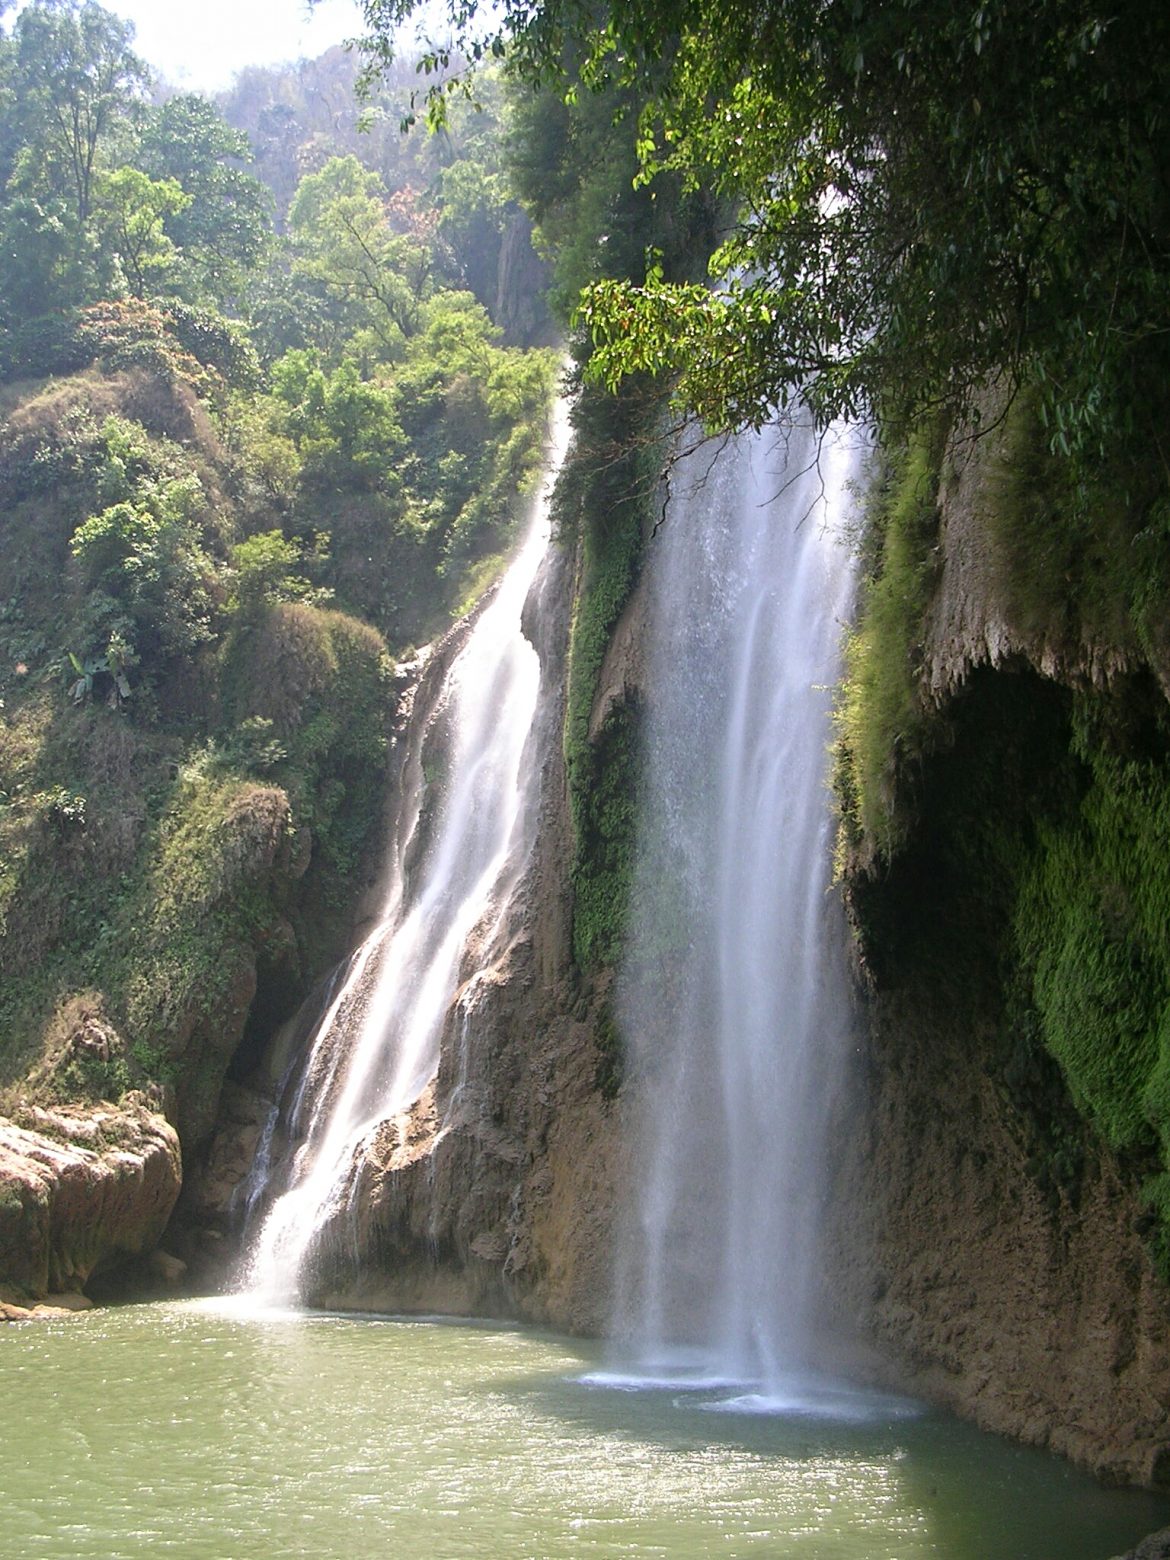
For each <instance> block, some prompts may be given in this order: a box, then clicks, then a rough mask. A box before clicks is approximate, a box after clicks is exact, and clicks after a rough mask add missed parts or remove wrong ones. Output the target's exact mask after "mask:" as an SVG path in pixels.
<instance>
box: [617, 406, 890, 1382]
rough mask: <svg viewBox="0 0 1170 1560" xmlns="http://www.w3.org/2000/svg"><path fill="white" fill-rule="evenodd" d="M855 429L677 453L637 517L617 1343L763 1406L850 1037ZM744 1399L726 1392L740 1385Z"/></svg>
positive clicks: (806, 1307) (798, 1344) (804, 1340)
mask: <svg viewBox="0 0 1170 1560" xmlns="http://www.w3.org/2000/svg"><path fill="white" fill-rule="evenodd" d="M863 443H864V440H863V438H862V436H861V435H859V434H858V433H856V432H850V431H845V430H833V431H830V433H829V434H826V435H824V436H818V435H817V434H816V433H815V432H814V431H813V430H812V429H811V427H809V428H801V427H794V428H792V429H789V430H787V431H786V432H784V433H783V434H781V433H779V432H777V431H776V430H772V431H771V432H770V433H769V432H765V433H763V434H760V435H756V436H753V437H751V438H743V439H741V440H739V441H737V442H735V443H733V444H730V445H728V446H727V447H726V448H724V449H723V450H722V451H720V452H719V453H718V455H717V457H714V456H713V455H712V451H711V449H710V447H706V448H701V449H699V450H698V451H697V452H696V453H694V454H692V455H691V456H689V457H688V458H687V459H686V461H685V462H684V463H683V464H682V466H681V467H680V469H679V470H677V471H676V473H675V475H674V479H673V483H672V497H671V499H670V502H669V504H668V507H667V511H666V518H665V523H664V524H663V525H662V526H661V527H660V528H659V531H658V533H657V535H656V536H655V538H654V541H653V544H652V548H651V552H650V556H649V559H648V563H647V567H648V568H649V569H650V570H651V579H650V591H651V605H650V626H649V645H650V648H649V679H648V680H649V689H650V693H649V697H648V700H647V712H646V751H645V758H644V771H643V781H642V793H641V803H640V807H641V813H640V833H639V843H638V850H637V860H636V866H635V879H634V891H633V913H632V918H631V919H632V933H631V939H630V945H629V950H628V954H627V957H626V960H625V964H624V968H623V971H622V973H621V976H620V982H619V992H618V1014H619V1020H620V1023H621V1027H622V1030H623V1033H624V1035H625V1036H626V1043H627V1055H628V1076H629V1092H630V1095H631V1098H632V1106H631V1109H632V1111H633V1112H634V1114H635V1117H636V1119H635V1121H634V1122H633V1123H632V1124H631V1129H630V1130H631V1133H632V1136H633V1140H634V1142H635V1143H636V1145H637V1148H636V1151H635V1162H636V1163H637V1166H638V1173H637V1175H636V1191H635V1192H634V1194H633V1201H634V1205H635V1206H634V1208H633V1211H632V1214H631V1216H630V1218H629V1219H628V1220H627V1227H626V1229H625V1232H624V1236H623V1238H622V1240H621V1243H620V1252H619V1259H618V1271H617V1298H616V1313H617V1314H616V1324H615V1331H616V1334H617V1345H616V1346H617V1348H618V1349H619V1350H620V1352H621V1361H622V1370H624V1371H628V1372H631V1373H633V1374H634V1376H635V1378H636V1379H647V1378H648V1379H649V1380H651V1381H654V1380H660V1381H669V1382H671V1383H675V1384H693V1385H712V1386H713V1385H723V1384H727V1385H734V1386H735V1387H736V1388H737V1389H738V1390H739V1391H740V1392H742V1393H744V1394H747V1395H750V1396H754V1397H757V1398H758V1399H759V1400H760V1401H761V1402H762V1403H764V1404H765V1405H767V1404H769V1403H771V1404H775V1405H776V1406H784V1401H785V1395H786V1393H788V1392H790V1391H791V1390H792V1382H793V1380H794V1379H795V1377H794V1373H795V1375H796V1376H799V1374H800V1373H801V1372H802V1371H804V1370H805V1369H806V1368H807V1367H808V1366H809V1364H810V1363H811V1353H812V1348H813V1344H812V1340H813V1334H814V1330H815V1329H814V1325H813V1324H814V1314H813V1313H814V1311H815V1308H816V1305H817V1288H816V1283H817V1270H818V1256H817V1231H818V1226H819V1223H820V1213H821V1205H822V1199H823V1180H824V1161H825V1141H824V1140H825V1133H826V1128H827V1120H828V1113H829V1111H830V1109H831V1101H832V1099H833V1097H834V1087H835V1082H836V1080H837V1079H838V1078H839V1076H840V1072H841V1069H842V1066H843V1052H844V1051H845V1050H846V1049H847V1047H848V1044H849V1032H850V1022H849V1002H848V997H847V991H848V980H847V976H846V972H845V964H844V941H843V938H842V935H841V919H840V911H839V906H837V905H836V904H835V903H834V900H833V897H832V895H831V893H830V879H831V832H832V818H831V811H832V809H831V798H830V793H829V788H828V774H827V769H828V749H829V744H830V741H831V734H832V733H831V715H832V711H831V702H832V687H833V684H834V683H835V681H836V680H837V678H838V675H839V654H840V641H841V635H842V627H843V624H844V623H845V620H846V618H847V616H848V613H849V610H850V605H851V597H852V568H851V561H850V554H849V549H848V547H847V545H846V542H845V538H844V536H843V534H842V533H843V529H844V526H845V524H846V522H847V517H848V515H849V513H850V511H851V509H852V507H853V493H854V481H855V479H856V478H857V476H858V475H859V473H860V465H861V456H862V450H861V446H862V444H863ZM741 1401H742V1399H741Z"/></svg>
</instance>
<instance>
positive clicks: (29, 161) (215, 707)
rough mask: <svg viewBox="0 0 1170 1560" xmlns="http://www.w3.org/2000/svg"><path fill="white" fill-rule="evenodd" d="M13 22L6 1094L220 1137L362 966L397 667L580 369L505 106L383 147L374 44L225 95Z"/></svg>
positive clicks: (96, 30)
mask: <svg viewBox="0 0 1170 1560" xmlns="http://www.w3.org/2000/svg"><path fill="white" fill-rule="evenodd" d="M7 24H8V25H7V29H6V30H5V31H3V32H0V413H2V416H3V422H2V424H0V580H2V581H3V583H2V585H0V863H2V864H0V1086H5V1085H13V1086H15V1085H16V1084H17V1083H18V1082H19V1080H21V1079H22V1078H24V1079H26V1080H27V1078H29V1077H30V1076H31V1077H34V1078H35V1079H36V1080H39V1081H37V1082H36V1085H35V1086H36V1087H37V1088H39V1089H41V1090H43V1091H45V1092H47V1093H50V1094H52V1093H54V1092H56V1093H57V1094H59V1095H66V1096H67V1095H70V1094H76V1093H77V1092H79V1091H80V1092H83V1093H85V1092H89V1093H95V1092H96V1093H102V1092H105V1093H106V1094H113V1095H116V1094H117V1093H118V1092H120V1090H121V1089H122V1088H123V1087H125V1086H127V1084H129V1083H131V1082H137V1083H141V1082H144V1081H154V1082H156V1083H158V1082H161V1083H163V1084H167V1085H171V1086H173V1087H174V1088H175V1089H176V1090H177V1091H178V1109H179V1113H180V1118H181V1122H182V1125H183V1129H184V1131H185V1132H186V1133H187V1134H188V1136H190V1135H192V1134H193V1135H194V1137H195V1138H198V1137H199V1136H200V1135H201V1134H202V1133H204V1132H205V1131H206V1130H207V1127H208V1125H209V1120H210V1113H211V1112H212V1111H213V1110H214V1104H215V1099H216V1097H217V1094H218V1089H219V1084H220V1082H221V1081H222V1077H223V1072H224V1069H225V1068H226V1066H227V1065H228V1063H229V1061H230V1059H231V1053H232V1050H233V1049H234V1047H235V1045H236V1044H237V1043H238V1042H239V1039H240V1035H241V1030H242V1026H243V1025H244V1024H245V1021H246V1020H247V1016H248V1013H249V1009H250V1007H255V1008H256V1009H257V1010H259V1009H263V1010H264V1018H265V1020H266V1021H269V1022H273V1021H276V1020H279V1018H280V1017H281V1016H283V1014H284V1013H285V1012H286V1011H287V1010H288V1007H289V1004H290V1003H292V1004H295V1001H296V1000H297V998H298V996H299V994H301V993H302V992H303V991H304V990H305V989H306V988H307V985H308V984H309V983H310V982H311V981H312V980H313V979H314V978H315V977H316V976H317V975H318V974H319V972H320V971H321V969H322V967H323V966H324V964H325V963H327V962H328V961H329V960H330V959H332V958H334V957H336V956H337V955H338V954H339V953H340V952H341V951H342V948H343V947H344V943H345V938H346V934H347V930H348V922H349V917H350V916H351V914H352V910H353V905H354V902H355V900H356V899H357V898H358V897H359V896H360V894H361V893H362V892H364V891H365V890H366V889H367V888H368V886H369V883H370V880H371V877H372V875H373V874H374V872H375V871H376V867H377V856H378V845H379V837H378V830H379V825H380V822H381V813H382V807H383V802H384V794H385V780H386V765H387V753H388V740H389V736H390V731H391V723H392V720H393V717H394V711H395V705H396V701H397V684H396V673H395V670H394V662H395V658H396V657H398V656H403V655H405V654H407V653H409V652H410V651H411V650H412V647H414V646H415V645H418V644H421V643H422V642H423V641H424V640H425V639H428V638H430V637H431V636H433V635H435V634H436V633H439V632H441V631H442V630H443V629H444V628H445V626H446V624H447V623H448V622H449V621H450V616H451V613H452V612H453V611H454V610H456V609H457V608H458V607H460V606H462V605H465V603H466V598H467V594H468V591H469V589H471V588H472V587H473V586H474V587H475V588H479V589H482V587H483V584H484V583H485V581H487V580H489V579H490V578H491V577H492V573H493V570H495V571H497V572H498V567H499V560H500V559H501V558H502V556H503V555H504V554H505V553H506V551H507V549H508V548H509V546H510V544H511V541H512V539H513V536H514V533H515V527H516V524H517V522H518V520H519V518H520V515H521V512H522V508H523V498H524V495H525V493H526V491H527V489H528V487H529V485H530V484H531V482H532V480H533V479H534V477H535V475H536V473H537V471H538V469H539V466H540V464H541V461H542V457H543V445H544V437H545V428H546V420H547V412H548V404H549V399H550V395H551V392H552V387H553V379H554V374H555V370H556V357H555V354H554V353H553V352H552V351H550V350H549V349H548V348H547V347H546V346H544V345H542V344H540V342H539V341H538V340H537V339H536V338H535V337H534V335H533V332H532V329H528V330H525V331H520V330H518V329H517V328H516V325H515V319H516V317H517V316H516V314H515V311H514V310H512V309H511V308H510V303H511V300H510V299H509V297H508V291H509V288H510V287H512V288H515V287H516V286H517V285H519V286H529V285H530V284H531V278H532V276H533V274H536V275H537V276H539V271H540V267H539V263H538V262H537V261H536V259H535V257H534V256H533V255H532V253H531V249H530V247H529V244H528V236H527V235H528V231H529V230H528V226H527V222H526V220H525V219H524V217H523V215H522V213H521V211H520V208H519V206H518V205H517V203H516V201H515V199H514V198H513V197H512V195H511V193H510V187H509V186H508V184H507V182H506V179H505V176H504V172H503V163H502V143H503V139H504V133H505V125H504V119H505V117H506V113H507V110H506V105H505V103H504V99H503V95H502V91H501V90H500V89H499V88H498V86H496V87H490V88H489V93H490V94H494V97H493V101H494V104H495V107H494V108H484V109H483V110H481V111H480V112H479V113H474V114H473V113H472V112H471V111H470V110H469V111H468V114H467V117H466V121H465V123H460V122H458V121H457V119H456V118H453V119H452V122H451V124H450V125H449V126H448V128H447V129H446V131H445V132H444V133H443V134H442V135H441V136H436V137H427V136H425V135H423V134H421V133H420V134H418V135H416V136H414V137H409V138H405V139H404V138H403V137H402V136H401V133H400V131H399V120H400V118H401V112H400V110H399V107H398V105H397V104H396V102H395V100H394V95H393V94H394V89H393V84H392V83H391V84H388V85H387V87H386V88H385V90H384V93H383V95H382V97H378V96H375V97H374V98H373V99H372V100H371V101H370V104H369V105H368V106H367V110H366V112H367V114H369V115H371V116H372V118H373V120H374V131H373V133H372V134H370V135H369V136H365V135H363V134H362V133H361V131H360V130H359V128H358V125H359V120H360V118H361V115H362V112H363V110H362V108H361V105H359V104H358V103H357V102H356V101H354V99H353V95H352V88H353V82H354V77H355V74H356V69H357V67H356V63H355V62H354V61H353V60H352V59H351V58H350V57H349V56H348V55H346V54H345V53H343V52H342V51H340V50H338V51H333V53H332V54H331V55H328V56H326V57H325V58H324V59H323V60H321V61H317V62H313V63H312V64H311V65H306V66H303V67H290V68H289V69H287V70H275V71H268V72H262V71H250V72H245V73H244V75H243V76H242V77H241V78H240V80H239V81H238V82H237V83H236V86H235V88H234V89H233V91H232V92H230V93H228V94H226V95H225V96H224V97H223V98H222V99H221V100H220V101H218V102H212V101H210V100H209V99H207V98H204V97H200V96H198V95H194V94H189V93H178V94H176V93H172V92H170V91H168V90H167V89H166V87H165V84H161V83H158V82H156V81H153V80H152V79H151V77H150V73H149V72H148V70H147V68H146V66H145V65H144V63H143V62H142V61H141V60H140V59H139V58H138V57H137V55H136V54H135V52H134V48H133V37H132V31H131V29H130V27H129V26H128V25H127V24H125V23H123V22H122V21H120V20H119V19H118V18H117V17H115V16H113V15H112V14H111V13H109V12H107V11H106V10H104V9H103V8H102V7H101V6H100V5H98V4H96V3H94V0H33V3H32V4H29V5H26V6H25V7H24V8H23V9H21V10H20V12H19V13H18V14H16V15H15V16H11V15H10V16H9V17H8V18H7ZM306 77H312V78H313V80H312V82H308V81H307V80H306ZM326 110H327V111H326ZM379 115H380V116H381V120H383V121H385V125H387V126H388V125H389V124H390V122H391V121H392V123H393V133H392V134H391V133H389V131H388V130H386V129H384V130H383V131H382V132H380V131H379V130H378V123H379ZM253 134H255V135H256V137H257V142H258V144H257V145H256V146H255V148H254V146H253V141H252V135H253ZM509 265H514V266H515V265H518V266H519V271H518V274H517V276H513V277H509V275H508V274H507V272H508V267H509ZM525 303H526V309H525V311H522V313H523V314H524V317H525V318H527V319H528V321H529V322H530V324H531V322H533V321H535V322H536V326H535V328H536V331H537V333H538V334H539V332H540V331H542V330H543V331H544V337H542V338H541V339H542V340H543V339H547V337H548V334H549V332H548V329H547V326H542V325H541V324H540V315H539V310H537V309H534V308H533V307H532V300H525ZM498 321H502V323H498ZM505 327H506V328H505ZM257 980H258V981H259V986H260V989H259V994H258V996H257V997H256V1001H255V1003H254V1002H253V997H254V994H255V993H256V982H257ZM91 1022H93V1023H98V1024H99V1025H101V1026H106V1027H109V1026H112V1030H111V1032H112V1033H115V1034H116V1035H117V1036H118V1037H120V1039H119V1043H118V1045H117V1046H115V1048H114V1050H113V1051H111V1052H110V1054H109V1058H108V1061H107V1062H105V1063H103V1064H102V1066H101V1067H97V1066H96V1065H94V1066H90V1065H89V1064H88V1063H87V1064H86V1066H85V1067H81V1066H79V1063H78V1057H81V1058H82V1060H84V1059H85V1057H86V1056H87V1055H88V1053H87V1052H86V1051H85V1047H84V1045H83V1044H82V1042H81V1041H80V1040H78V1034H77V1033H74V1031H75V1030H77V1026H78V1025H81V1026H82V1029H84V1026H85V1024H88V1023H91ZM103 1032H104V1029H103ZM78 1033H80V1031H78ZM82 1038H84V1037H82ZM78 1046H80V1047H81V1049H80V1050H79V1049H78ZM106 1049H107V1050H108V1049H109V1048H108V1047H106ZM30 1069H31V1072H30Z"/></svg>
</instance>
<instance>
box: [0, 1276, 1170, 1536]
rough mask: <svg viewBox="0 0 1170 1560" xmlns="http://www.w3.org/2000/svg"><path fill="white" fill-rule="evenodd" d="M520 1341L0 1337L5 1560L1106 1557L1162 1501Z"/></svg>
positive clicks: (899, 1422) (201, 1328)
mask: <svg viewBox="0 0 1170 1560" xmlns="http://www.w3.org/2000/svg"><path fill="white" fill-rule="evenodd" d="M594 1369H595V1361H594V1359H593V1358H592V1354H591V1350H590V1349H589V1348H588V1346H584V1345H580V1344H578V1343H575V1342H574V1343H570V1342H567V1341H565V1340H563V1339H559V1338H555V1337H550V1336H547V1335H542V1334H535V1333H532V1332H529V1331H526V1330H523V1329H521V1328H517V1327H507V1326H501V1325H499V1324H494V1323H493V1324H490V1325H488V1324H483V1325H459V1324H451V1323H442V1322H438V1321H435V1320H411V1321H394V1320H388V1319H387V1320H364V1321H359V1320H354V1319H351V1318H338V1317H329V1316H320V1315H312V1314H305V1313H298V1312H291V1311H285V1312H281V1311H269V1312H264V1311H260V1312H256V1311H253V1312H251V1313H249V1311H248V1310H247V1308H246V1306H245V1304H244V1303H243V1302H241V1301H239V1300H237V1301H235V1302H234V1303H229V1304H226V1305H225V1304H220V1303H217V1304H215V1305H209V1304H206V1303H203V1304H191V1305H181V1306H180V1305H155V1306H135V1307H127V1308H125V1309H121V1310H109V1311H101V1312H93V1313H90V1314H88V1315H86V1316H83V1317H81V1318H78V1319H76V1320H73V1321H69V1322H65V1321H61V1322H48V1323H41V1324H29V1325H24V1326H11V1327H8V1328H7V1329H6V1330H5V1331H4V1332H3V1333H2V1334H0V1401H2V1402H3V1404H4V1410H5V1424H6V1430H7V1435H6V1439H5V1453H4V1456H3V1458H0V1554H3V1555H4V1556H5V1557H6V1560H33V1557H36V1560H64V1557H66V1556H69V1557H85V1560H91V1557H92V1560H96V1557H99V1556H100V1557H102V1560H110V1557H113V1556H128V1557H140V1556H142V1557H145V1556H152V1555H181V1556H183V1557H188V1560H201V1557H208V1560H211V1557H220V1560H224V1557H231V1560H251V1557H265V1560H272V1557H276V1556H286V1555H298V1556H300V1555H303V1556H322V1557H331V1556H338V1557H346V1560H366V1557H370V1560H373V1557H393V1560H399V1557H407V1560H409V1557H419V1560H423V1557H426V1560H435V1557H439V1560H443V1557H451V1560H456V1557H461V1556H486V1557H500V1560H517V1557H532V1560H556V1557H561V1556H565V1557H576V1556H619V1555H633V1556H659V1555H660V1556H671V1557H674V1556H684V1557H685V1556H706V1555H712V1554H718V1555H727V1556H732V1557H739V1556H792V1557H809V1560H922V1557H926V1556H944V1557H950V1560H1029V1557H1031V1560H1052V1557H1053V1556H1056V1555H1059V1556H1060V1557H1061V1560H1104V1557H1105V1556H1108V1555H1111V1554H1114V1553H1116V1552H1118V1551H1119V1550H1120V1549H1123V1548H1124V1547H1126V1545H1127V1544H1129V1543H1131V1542H1132V1541H1133V1540H1134V1539H1135V1538H1136V1537H1138V1536H1139V1535H1140V1534H1141V1533H1143V1532H1146V1531H1148V1530H1149V1529H1150V1528H1152V1527H1155V1526H1157V1525H1158V1523H1159V1522H1160V1521H1165V1520H1166V1508H1165V1503H1162V1504H1161V1505H1159V1504H1158V1503H1157V1502H1155V1501H1154V1500H1153V1499H1152V1498H1149V1497H1146V1496H1142V1495H1134V1494H1124V1493H1118V1492H1107V1491H1102V1490H1099V1489H1098V1488H1097V1487H1096V1486H1095V1485H1094V1484H1092V1483H1091V1481H1089V1480H1087V1479H1085V1478H1083V1477H1081V1476H1080V1475H1078V1474H1076V1473H1074V1472H1072V1471H1070V1470H1069V1469H1067V1468H1065V1467H1064V1466H1063V1465H1062V1464H1060V1463H1057V1462H1055V1461H1054V1460H1052V1459H1050V1458H1047V1457H1045V1456H1043V1455H1042V1454H1039V1453H1034V1452H1028V1451H1024V1450H1020V1449H1017V1448H1013V1447H1010V1446H1007V1445H1005V1444H1004V1443H1001V1442H999V1441H997V1440H995V1439H993V1438H990V1437H984V1436H980V1435H978V1434H977V1433H975V1432H974V1431H971V1430H969V1429H967V1428H966V1427H964V1426H961V1425H958V1424H955V1423H953V1422H952V1421H950V1420H947V1419H945V1418H942V1417H940V1416H938V1415H935V1414H932V1413H923V1414H921V1415H919V1416H917V1417H913V1418H905V1417H899V1415H898V1413H897V1411H896V1408H892V1410H891V1412H890V1413H888V1414H884V1413H882V1412H878V1411H876V1405H877V1404H878V1403H879V1402H880V1400H878V1399H874V1400H873V1403H874V1405H875V1412H874V1415H873V1417H872V1418H867V1419H865V1420H864V1421H858V1420H856V1419H855V1420H854V1421H853V1422H845V1423H842V1422H839V1421H834V1420H832V1419H829V1418H824V1417H822V1418H809V1417H807V1416H804V1415H800V1414H797V1415H796V1416H794V1417H788V1416H784V1415H778V1414H776V1413H774V1412H773V1413H768V1414H766V1415H765V1414H760V1413H756V1412H750V1411H749V1412H746V1413H741V1412H737V1411H736V1409H735V1406H734V1405H733V1404H732V1403H729V1402H727V1401H726V1394H724V1401H723V1403H722V1404H721V1405H716V1406H721V1408H722V1412H720V1413H718V1414H715V1413H711V1412H708V1411H705V1410H706V1408H707V1407H709V1406H711V1404H712V1403H713V1402H714V1399H713V1398H712V1397H711V1395H710V1394H708V1395H707V1397H706V1398H704V1396H703V1394H701V1393H698V1394H696V1393H693V1392H679V1391H677V1390H675V1391H668V1390H662V1389H658V1390H642V1391H632V1390H617V1389H616V1388H615V1387H614V1386H611V1385H607V1384H606V1383H605V1378H604V1377H603V1376H593V1377H591V1381H592V1384H589V1382H587V1381H585V1380H582V1377H583V1376H588V1375H589V1373H590V1372H591V1371H592V1370H594Z"/></svg>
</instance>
